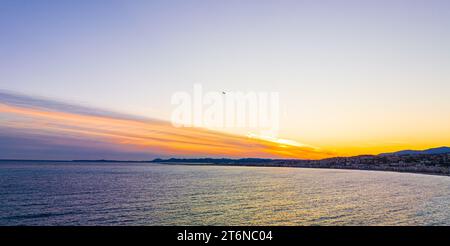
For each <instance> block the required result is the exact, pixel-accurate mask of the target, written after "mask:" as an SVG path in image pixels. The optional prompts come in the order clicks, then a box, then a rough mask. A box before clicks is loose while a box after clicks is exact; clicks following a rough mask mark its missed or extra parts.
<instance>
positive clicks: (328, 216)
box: [0, 162, 450, 225]
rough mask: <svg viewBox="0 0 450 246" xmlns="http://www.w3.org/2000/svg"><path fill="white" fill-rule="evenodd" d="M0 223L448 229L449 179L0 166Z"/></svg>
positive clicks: (128, 166) (127, 166) (129, 166)
mask: <svg viewBox="0 0 450 246" xmlns="http://www.w3.org/2000/svg"><path fill="white" fill-rule="evenodd" d="M0 225H450V177H444V176H431V175H421V174H408V173H393V172H375V171H356V170H355V171H353V170H333V169H303V168H279V167H226V166H186V165H163V164H149V163H70V162H66V163H63V162H59V163H58V162H22V163H20V162H0Z"/></svg>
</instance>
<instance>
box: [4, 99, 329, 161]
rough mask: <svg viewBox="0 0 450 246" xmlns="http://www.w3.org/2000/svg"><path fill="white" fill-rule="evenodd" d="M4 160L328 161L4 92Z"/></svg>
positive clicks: (313, 152) (304, 149)
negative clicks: (185, 159) (176, 159)
mask: <svg viewBox="0 0 450 246" xmlns="http://www.w3.org/2000/svg"><path fill="white" fill-rule="evenodd" d="M0 136H1V137H2V140H1V141H0V147H3V148H2V150H1V151H0V158H25V159H101V158H104V159H122V160H132V159H133V160H136V159H147V158H154V157H168V156H175V157H177V156H179V157H181V156H183V157H202V156H209V157H236V158H237V157H264V158H305V159H317V158H323V157H328V156H330V155H331V153H327V152H322V151H318V150H317V149H315V148H313V147H310V146H307V145H300V144H289V143H291V141H268V140H267V139H261V138H249V137H247V136H237V135H232V134H226V133H221V132H217V131H209V130H206V129H199V128H176V127H173V126H172V125H171V124H170V123H169V122H165V121H160V120H154V119H145V118H142V117H136V116H132V115H127V114H121V113H116V112H110V111H106V110H101V109H95V108H90V107H85V106H78V105H72V104H69V103H63V102H58V101H54V100H49V99H45V98H38V97H30V96H25V95H18V94H13V93H8V92H0Z"/></svg>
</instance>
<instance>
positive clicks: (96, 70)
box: [0, 0, 450, 159]
mask: <svg viewBox="0 0 450 246" xmlns="http://www.w3.org/2000/svg"><path fill="white" fill-rule="evenodd" d="M0 57H1V59H0V90H1V91H2V94H1V97H0V135H2V136H3V137H2V140H1V143H0V144H2V145H4V146H8V150H7V151H6V150H5V149H4V150H3V151H2V152H0V158H9V157H21V156H23V157H24V158H25V157H26V158H37V157H39V158H44V159H45V158H48V159H58V158H62V159H65V158H73V157H77V156H80V158H81V159H83V158H84V157H82V155H85V156H86V158H87V157H88V159H89V158H96V157H101V158H103V157H105V158H108V157H111V158H118V157H123V158H125V159H141V158H150V157H153V156H233V157H237V156H246V155H250V154H251V155H252V156H251V157H266V156H275V157H289V158H292V157H295V158H319V157H328V156H330V155H340V156H349V155H358V154H377V153H382V152H390V151H396V150H401V149H424V148H430V147H437V146H443V145H450V127H448V126H449V125H450V97H449V96H448V91H449V90H450V2H449V1H433V0H431V1H430V0H429V1H418V0H410V1H400V0H393V1H383V0H381V1H368V0H367V1H283V0H281V1H264V0H261V1H251V0H248V1H233V0H231V1H195V0H192V1H133V0H132V1H104V0H94V1H87V0H80V1H68V0H62V1H56V0H53V1H44V0H43V1H26V0H3V1H1V2H0ZM194 83H200V84H202V85H203V87H204V89H205V90H211V91H243V92H248V91H269V92H271V91H276V92H278V93H279V95H280V107H281V114H280V132H279V138H280V139H288V140H292V141H295V142H296V143H301V144H302V145H303V146H309V147H307V151H304V149H302V150H301V151H299V149H298V146H289V151H287V152H285V151H286V150H285V149H286V148H285V147H286V146H284V147H280V146H281V145H282V144H280V142H276V141H275V143H267V142H264V141H263V142H264V143H263V144H262V146H259V147H258V148H256V149H254V148H253V147H251V146H253V142H252V141H256V140H255V139H248V137H246V134H245V133H244V132H241V131H239V130H232V131H229V130H224V131H223V132H222V131H219V132H214V134H217V136H214V137H212V138H211V139H210V138H208V141H215V142H227V141H228V140H227V137H225V136H230V135H231V136H233V138H234V137H235V138H237V139H239V141H237V140H236V141H237V142H233V146H234V147H230V146H228V147H227V148H228V149H225V148H222V147H224V146H221V148H218V149H206V148H205V149H203V152H202V148H203V147H200V146H201V145H195V147H192V146H189V147H187V146H182V147H177V148H174V149H171V148H170V146H166V147H167V148H166V147H165V145H164V144H162V143H160V142H155V143H151V144H138V142H139V143H140V142H142V141H144V140H142V139H141V138H144V139H146V137H148V136H147V135H145V134H144V133H143V132H142V131H144V130H142V129H141V128H140V127H141V125H139V127H137V128H138V129H141V130H142V131H140V130H136V129H128V128H127V127H125V126H114V123H113V122H114V119H116V117H118V118H120V117H122V116H123V115H126V116H123V117H125V118H127V120H130V121H132V122H135V119H136V118H137V119H139V120H142V119H145V120H144V121H145V122H147V121H149V122H150V123H148V124H149V125H148V126H145V127H143V126H142V127H143V128H144V129H147V128H148V127H149V128H151V127H152V126H153V123H152V122H153V121H156V122H164V124H165V127H167V129H166V128H164V129H166V130H167V131H169V132H171V131H183V132H184V131H188V132H189V133H185V134H187V135H188V136H189V139H191V140H190V141H194V140H193V139H195V138H200V139H202V137H201V136H202V134H201V133H199V131H200V132H202V131H204V130H205V129H201V130H200V129H176V130H174V129H172V128H170V126H168V125H167V122H168V121H169V120H170V116H171V113H172V111H173V105H171V103H170V100H171V96H172V95H173V93H175V92H176V91H190V90H192V86H193V84H194ZM18 95H21V96H19V97H20V98H21V104H20V105H16V104H14V103H11V98H12V97H17V96H18ZM37 101H40V102H42V103H39V105H40V106H39V107H38V109H36V105H35V104H36V102H37ZM44 102H45V103H44ZM56 102H58V103H62V104H64V105H65V106H64V107H58V108H57V109H54V108H52V107H53V106H54V104H55V103H56ZM58 103H56V104H58ZM42 104H50V105H52V107H48V105H45V107H44V106H43V105H42ZM76 105H83V107H84V110H82V111H76V112H71V111H70V110H72V109H73V108H74V107H78V106H76ZM98 109H102V110H104V111H106V112H108V113H105V114H106V115H107V116H105V115H102V117H101V119H98V118H96V119H89V120H88V119H86V118H85V117H87V118H89V117H90V112H95V111H99V110H98ZM33 110H40V111H43V112H46V113H45V114H44V115H46V116H45V117H43V116H42V114H37V113H36V112H35V111H33ZM49 112H50V113H49ZM110 112H114V113H110ZM64 113H67V114H70V116H71V117H73V119H76V120H75V121H72V122H67V121H66V120H63V119H64V117H63V118H56V119H57V121H58V124H59V125H60V126H59V128H57V129H56V128H55V127H54V126H51V127H50V126H49V124H50V125H51V124H53V123H55V122H53V121H54V120H55V118H53V116H54V117H56V116H57V115H59V114H64ZM52 114H55V115H53V116H52V117H50V116H49V115H52ZM109 114H111V115H109ZM118 115H120V116H118ZM48 117H50V118H48ZM96 121H97V122H96ZM11 122H14V124H12V123H11ZM30 122H31V123H30ZM34 122H40V123H41V124H40V125H39V124H34ZM80 122H81V123H82V124H86V125H84V127H86V128H87V129H88V132H89V134H84V135H83V134H81V133H77V134H78V135H77V134H75V133H72V134H69V133H68V132H67V131H68V129H71V130H73V128H74V127H75V125H77V124H80ZM108 122H110V124H111V126H109V125H108ZM139 122H140V121H139ZM122 123H123V122H122ZM33 124H34V128H33V127H31V126H32V125H33ZM74 124H75V125H74ZM127 124H128V123H126V124H125V125H127ZM130 124H131V123H130ZM132 124H135V123H132ZM61 125H63V126H61ZM99 125H100V126H99ZM37 126H39V127H37ZM114 127H119V128H120V131H119V132H120V134H119V135H120V136H123V135H127V134H131V133H133V134H138V135H139V140H135V141H136V142H132V141H131V140H130V141H131V143H130V142H129V141H128V142H127V141H125V142H126V143H124V140H123V139H122V138H121V137H120V138H119V139H117V138H116V137H117V136H115V137H113V138H107V139H104V138H103V137H98V136H94V135H95V134H94V132H95V131H103V130H105V129H109V130H111V129H112V128H114ZM154 127H155V128H156V129H157V127H156V126H154ZM49 128H51V129H49ZM60 128H63V129H60ZM110 128H111V129H110ZM124 128H126V129H124ZM169 128H170V129H172V130H168V129H169ZM151 129H152V128H151ZM85 130H86V129H85ZM114 130H117V129H115V128H114ZM155 131H156V130H155ZM246 131H247V130H246ZM44 133H45V134H44ZM58 133H60V134H58ZM61 133H64V134H61ZM65 134H69V135H70V136H67V137H68V139H71V138H73V137H76V138H77V139H78V140H77V141H67V140H63V139H59V138H62V137H66V135H65ZM42 135H45V136H42ZM222 135H223V136H222ZM159 137H161V138H162V139H164V141H166V140H167V141H170V140H174V139H176V137H175V136H173V135H170V134H166V135H163V136H159ZM31 138H32V139H33V141H35V142H36V144H32V143H34V142H33V141H30V139H31ZM52 139H53V140H52ZM214 139H215V140H214ZM44 140H45V141H47V142H46V143H47V144H48V148H47V149H46V150H45V151H44V150H39V149H38V150H34V151H30V149H28V150H25V148H24V145H23V143H24V142H27V143H29V145H32V146H30V148H32V147H33V146H36V145H38V144H37V143H41V142H42V141H44ZM147 140H148V139H146V140H145V141H147ZM49 141H50V142H52V141H53V142H58V143H59V144H57V145H54V143H52V144H50V143H49ZM164 141H162V142H164ZM247 141H250V142H252V144H250V143H248V142H247ZM61 142H64V144H60V143H61ZM67 142H70V143H73V144H75V142H76V143H78V145H77V146H75V147H74V146H71V145H70V144H66V143H67ZM118 142H120V144H118ZM257 142H258V144H261V141H259V140H258V141H257ZM274 144H275V145H276V144H278V146H275V145H274ZM40 146H43V145H40ZM83 146H95V148H91V149H90V150H89V151H88V150H85V149H83V148H82V147H83ZM136 146H137V147H136ZM237 146H241V147H240V148H244V149H245V148H248V149H249V150H251V151H249V152H248V153H247V154H246V153H239V152H240V151H241V150H238V149H239V147H237ZM245 146H247V147H245ZM229 148H232V149H233V151H232V150H230V149H229ZM280 148H283V151H281V152H280ZM192 149H195V150H192ZM52 150H54V151H52ZM56 150H59V151H56ZM83 151H84V152H83ZM86 151H87V152H86ZM124 152H126V153H124ZM317 152H320V153H322V154H321V155H320V154H318V153H317ZM56 153H57V154H56ZM80 158H76V159H80ZM119 159H122V158H119Z"/></svg>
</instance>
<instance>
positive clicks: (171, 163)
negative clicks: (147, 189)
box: [151, 162, 450, 177]
mask: <svg viewBox="0 0 450 246" xmlns="http://www.w3.org/2000/svg"><path fill="white" fill-rule="evenodd" d="M151 163H154V164H160V165H180V166H222V167H281V168H304V169H330V170H356V171H373V172H393V173H409V174H420V175H432V176H443V177H450V174H445V173H433V172H420V171H417V172H414V171H409V170H404V171H402V170H389V169H370V168H367V169H366V168H347V167H342V168H340V167H306V166H287V165H264V164H261V165H258V164H217V163H194V162H151Z"/></svg>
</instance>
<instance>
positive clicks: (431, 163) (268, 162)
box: [152, 153, 450, 176]
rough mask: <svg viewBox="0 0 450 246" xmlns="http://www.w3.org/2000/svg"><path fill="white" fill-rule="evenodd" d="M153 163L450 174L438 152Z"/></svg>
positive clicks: (449, 158) (449, 156)
mask: <svg viewBox="0 0 450 246" xmlns="http://www.w3.org/2000/svg"><path fill="white" fill-rule="evenodd" d="M152 162H156V163H163V164H185V165H227V166H271V167H299V168H332V169H356V170H377V171H395V172H409V173H423V174H434V175H447V176H450V153H438V154H401V155H397V154H390V155H361V156H353V157H334V158H327V159H322V160H298V159H260V158H244V159H227V158H222V159H215V158H197V159H180V158H171V159H164V160H163V159H155V160H153V161H152Z"/></svg>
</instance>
